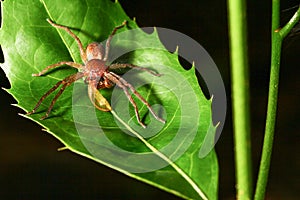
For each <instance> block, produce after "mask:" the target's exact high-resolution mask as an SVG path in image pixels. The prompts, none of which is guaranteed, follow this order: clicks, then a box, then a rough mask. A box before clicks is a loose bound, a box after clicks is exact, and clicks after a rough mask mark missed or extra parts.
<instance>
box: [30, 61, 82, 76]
mask: <svg viewBox="0 0 300 200" xmlns="http://www.w3.org/2000/svg"><path fill="white" fill-rule="evenodd" d="M62 65H68V66H70V67H74V68H76V69H82V68H83V66H82V65H81V64H78V63H74V62H69V61H62V62H58V63H55V64H52V65H49V66H47V67H46V68H45V69H43V70H42V71H40V72H39V73H37V74H32V76H42V75H44V74H45V73H46V72H47V71H48V70H49V69H53V68H55V67H59V66H62Z"/></svg>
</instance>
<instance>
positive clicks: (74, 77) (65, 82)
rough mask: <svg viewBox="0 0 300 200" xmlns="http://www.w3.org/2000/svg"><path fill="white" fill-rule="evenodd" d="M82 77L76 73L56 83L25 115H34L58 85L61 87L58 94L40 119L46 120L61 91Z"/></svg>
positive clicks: (81, 74) (79, 73)
mask: <svg viewBox="0 0 300 200" xmlns="http://www.w3.org/2000/svg"><path fill="white" fill-rule="evenodd" d="M82 77H83V73H81V72H78V73H77V74H73V75H71V76H68V77H67V78H65V79H63V80H61V81H59V82H57V83H56V84H55V85H54V86H53V87H52V88H51V89H50V90H48V92H46V93H45V94H44V95H43V96H42V97H41V98H40V100H39V101H38V103H37V104H36V105H35V107H34V108H33V110H32V111H31V112H28V113H26V115H31V114H33V113H35V111H36V110H37V109H38V108H39V107H40V105H41V103H42V102H43V101H44V100H45V99H46V97H47V96H49V95H50V94H51V93H52V92H54V91H55V90H56V89H57V88H58V87H59V86H60V85H62V87H61V88H60V90H59V91H58V93H57V94H56V95H55V97H54V98H53V100H52V101H51V104H50V106H49V108H48V110H47V112H46V114H45V115H44V116H43V117H42V118H41V120H43V119H45V118H47V117H48V116H49V114H50V112H51V110H52V108H53V106H54V104H55V103H56V101H57V99H58V97H59V96H60V95H61V94H62V93H63V91H64V90H65V89H66V87H68V86H69V85H70V84H72V83H73V82H75V81H76V80H78V79H80V78H82Z"/></svg>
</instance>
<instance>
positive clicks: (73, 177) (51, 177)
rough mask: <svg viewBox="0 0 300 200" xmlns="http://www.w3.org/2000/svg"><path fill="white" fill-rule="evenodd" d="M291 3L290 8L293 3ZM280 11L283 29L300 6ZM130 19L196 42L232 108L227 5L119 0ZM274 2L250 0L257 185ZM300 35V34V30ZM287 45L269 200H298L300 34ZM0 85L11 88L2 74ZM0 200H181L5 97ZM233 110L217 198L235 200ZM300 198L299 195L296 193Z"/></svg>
mask: <svg viewBox="0 0 300 200" xmlns="http://www.w3.org/2000/svg"><path fill="white" fill-rule="evenodd" d="M287 2H288V3H287ZM287 2H285V4H282V6H281V7H282V8H281V10H282V13H281V15H282V23H283V24H284V22H286V20H288V19H289V18H290V16H291V15H293V13H294V12H295V9H289V10H286V9H288V8H291V7H293V6H296V5H297V3H299V1H287ZM120 3H121V5H122V6H123V8H124V10H125V11H126V13H127V14H128V15H129V16H130V17H136V18H137V23H138V24H139V25H140V26H141V27H143V26H157V27H165V28H169V29H174V30H177V31H179V32H182V33H184V34H186V35H188V36H190V37H192V38H193V39H195V40H196V41H198V42H199V43H200V44H201V45H202V46H203V47H204V48H205V49H206V50H207V51H208V52H209V54H210V55H211V56H212V58H213V59H214V61H215V63H216V64H217V66H218V67H219V70H220V73H221V74H222V77H223V80H224V82H225V85H226V91H227V98H228V102H230V96H231V95H230V71H229V52H228V30H227V10H226V9H227V7H226V1H220V0H218V1H217V0H215V1H200V2H199V1H198V0H190V1H174V0H173V1H171V0H164V1H153V0H152V1H151V0H144V1H138V0H131V1H125V0H120ZM270 13H271V1H249V3H248V5H247V15H248V20H249V21H248V41H249V56H250V59H249V61H250V63H249V64H250V76H251V83H250V92H251V123H252V125H251V128H252V130H251V135H252V152H253V169H254V170H253V171H254V174H253V176H254V181H255V180H256V175H257V170H258V165H259V159H260V152H261V145H262V139H263V131H264V121H265V114H266V104H267V92H268V77H269V65H270V50H269V49H270V21H271V16H270ZM298 30H299V29H298ZM294 33H295V34H293V35H290V36H289V37H288V38H286V40H285V42H284V46H283V53H282V61H281V74H280V87H279V105H278V117H277V124H276V134H275V143H274V151H273V157H272V163H271V170H270V177H269V184H268V188H267V197H268V199H297V197H298V196H297V192H298V191H297V190H299V185H300V181H299V180H300V179H299V178H300V176H299V168H300V161H299V158H298V155H299V146H298V144H299V141H300V140H299V125H298V124H299V122H298V118H299V110H300V109H299V85H300V82H299V78H298V76H299V74H300V73H299V72H300V70H299V69H300V66H299V65H300V64H299V61H300V60H299V56H300V53H299V52H300V51H299V49H300V33H297V32H294ZM0 81H1V82H0V86H1V87H4V88H9V82H8V80H7V79H6V78H5V75H4V73H3V71H2V70H0ZM0 99H1V103H0V111H1V114H0V123H1V129H0V130H1V133H0V176H1V178H0V184H1V189H0V198H1V199H53V198H58V199H60V198H64V199H71V198H72V199H74V198H76V199H156V198H160V199H179V198H177V197H176V196H173V195H171V194H168V193H165V192H163V191H161V190H159V189H156V188H154V187H152V186H149V185H147V184H144V183H141V182H138V181H136V180H134V179H131V178H128V177H126V176H124V175H122V174H121V173H119V172H115V171H114V170H112V169H109V168H107V167H104V166H102V165H100V164H97V163H95V162H93V161H90V160H88V159H85V158H83V157H80V156H78V155H75V154H73V153H71V152H69V151H63V152H59V153H58V152H57V151H56V149H57V148H59V147H61V146H62V145H61V144H60V143H59V142H58V141H57V140H56V139H55V138H53V137H52V136H50V135H49V134H47V133H45V132H42V131H41V127H39V126H38V125H37V124H34V123H33V122H31V121H29V120H26V119H24V118H22V117H20V116H19V115H18V113H19V112H23V111H21V110H19V109H18V108H16V107H14V106H11V105H10V104H12V103H16V102H15V101H14V99H13V98H12V97H11V96H10V95H8V94H7V93H6V92H5V91H3V90H1V91H0ZM230 109H231V105H230V103H229V105H228V112H227V119H226V124H225V128H224V130H223V133H222V135H221V138H220V139H219V141H218V143H217V146H216V151H217V154H218V159H219V167H220V180H219V198H220V199H234V198H235V188H234V187H235V176H234V158H233V132H232V122H231V110H230ZM298 194H299V192H298Z"/></svg>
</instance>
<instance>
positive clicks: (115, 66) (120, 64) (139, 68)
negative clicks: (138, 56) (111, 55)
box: [109, 63, 162, 76]
mask: <svg viewBox="0 0 300 200" xmlns="http://www.w3.org/2000/svg"><path fill="white" fill-rule="evenodd" d="M126 67H129V68H133V69H137V70H141V71H146V72H148V73H150V74H152V75H154V76H161V75H162V74H158V73H156V72H155V71H153V70H151V69H148V68H145V67H140V66H137V65H133V64H128V63H115V64H111V65H110V66H109V69H118V68H126Z"/></svg>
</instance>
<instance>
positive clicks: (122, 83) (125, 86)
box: [104, 72, 165, 128]
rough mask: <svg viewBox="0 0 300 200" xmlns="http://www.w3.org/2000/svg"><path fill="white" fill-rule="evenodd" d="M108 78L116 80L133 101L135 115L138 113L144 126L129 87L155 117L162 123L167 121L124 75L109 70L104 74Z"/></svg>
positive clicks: (138, 118)
mask: <svg viewBox="0 0 300 200" xmlns="http://www.w3.org/2000/svg"><path fill="white" fill-rule="evenodd" d="M104 75H105V76H106V77H107V78H108V79H110V80H111V81H112V82H115V83H116V85H117V86H118V87H120V88H122V89H123V91H124V93H125V94H126V96H127V98H128V99H129V101H130V102H131V104H132V105H133V107H134V110H135V115H136V118H137V120H138V122H139V124H141V126H143V127H144V128H145V127H146V126H145V124H144V123H143V122H141V120H140V115H139V112H138V107H137V105H136V103H135V101H134V100H133V98H132V97H131V95H130V94H129V92H128V88H129V89H130V90H131V91H132V92H133V93H134V95H135V96H136V97H138V99H140V100H141V101H142V103H143V104H144V105H146V106H147V108H148V109H149V111H150V112H151V113H152V115H153V116H154V117H155V119H157V120H158V121H160V122H162V123H165V120H164V119H162V118H160V117H158V116H157V115H156V113H155V112H154V110H153V109H152V108H151V106H150V104H149V103H148V102H147V101H146V100H145V99H144V98H143V97H142V96H141V94H140V93H138V92H137V91H136V90H135V89H134V87H133V86H132V85H131V84H130V83H128V82H127V81H125V80H124V79H123V78H122V77H120V76H119V75H117V74H115V73H113V72H109V73H105V74H104Z"/></svg>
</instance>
